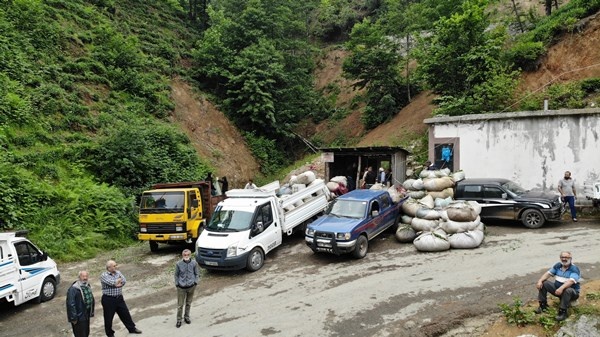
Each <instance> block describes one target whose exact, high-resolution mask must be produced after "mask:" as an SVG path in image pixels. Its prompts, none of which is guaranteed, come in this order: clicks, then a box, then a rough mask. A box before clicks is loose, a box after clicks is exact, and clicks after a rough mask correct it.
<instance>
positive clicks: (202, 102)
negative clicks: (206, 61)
mask: <svg viewBox="0 0 600 337" xmlns="http://www.w3.org/2000/svg"><path fill="white" fill-rule="evenodd" d="M171 87H172V92H171V96H172V97H173V100H174V101H175V110H174V112H173V114H172V116H171V118H172V120H173V122H174V123H177V124H179V125H180V127H181V129H182V130H183V131H184V132H185V133H186V134H187V135H188V137H189V138H190V140H191V141H192V143H193V145H194V148H195V149H196V151H198V154H199V155H200V157H201V158H203V159H204V160H206V161H207V162H209V163H211V164H212V165H213V166H214V167H215V168H216V172H214V174H213V176H214V177H217V176H218V177H223V176H226V177H227V180H228V181H229V186H230V188H235V187H243V184H245V183H246V181H247V179H249V178H253V177H254V176H256V175H257V174H258V170H259V166H258V163H257V162H256V160H255V159H254V157H253V156H252V153H251V152H250V150H249V149H248V147H247V146H246V142H245V141H244V138H243V137H242V136H241V134H240V132H239V131H238V130H237V129H236V128H235V126H234V125H233V123H231V122H230V121H229V120H228V119H227V117H226V116H225V115H224V114H223V113H222V112H220V111H219V110H218V109H217V108H216V107H215V106H214V105H213V104H212V103H211V102H209V101H208V100H207V99H206V98H205V97H202V96H201V95H200V94H197V93H195V92H194V91H193V90H192V88H191V87H190V86H189V85H188V84H187V83H185V82H184V81H182V80H181V79H175V80H174V81H173V83H172V86H171Z"/></svg>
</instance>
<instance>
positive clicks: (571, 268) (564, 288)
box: [535, 252, 581, 321]
mask: <svg viewBox="0 0 600 337" xmlns="http://www.w3.org/2000/svg"><path fill="white" fill-rule="evenodd" d="M572 258H573V256H572V254H571V252H561V253H560V262H558V263H556V264H554V266H552V268H550V269H549V270H548V271H547V272H545V273H544V275H542V277H540V279H539V280H538V281H537V283H536V284H535V287H536V288H537V289H538V291H539V292H538V300H539V301H540V307H539V308H537V310H536V311H535V313H536V314H541V313H542V312H543V311H546V310H547V309H548V301H547V298H546V296H547V294H548V293H551V294H552V295H554V296H557V297H559V298H560V307H559V309H558V315H556V317H555V318H556V320H557V321H562V320H565V319H566V318H567V309H569V306H570V305H571V301H575V300H577V299H578V298H579V288H580V285H579V279H580V278H581V272H580V271H579V268H578V267H577V266H576V265H574V264H573V263H572ZM552 276H554V282H551V281H549V280H548V279H549V278H550V277H552Z"/></svg>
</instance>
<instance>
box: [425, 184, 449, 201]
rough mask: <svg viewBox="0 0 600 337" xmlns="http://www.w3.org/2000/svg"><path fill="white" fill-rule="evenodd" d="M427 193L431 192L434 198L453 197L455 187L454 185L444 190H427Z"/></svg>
mask: <svg viewBox="0 0 600 337" xmlns="http://www.w3.org/2000/svg"><path fill="white" fill-rule="evenodd" d="M427 194H429V195H430V196H431V197H432V198H434V199H435V198H442V199H446V198H453V197H454V188H452V187H448V188H446V189H444V190H442V191H439V192H438V191H429V192H427Z"/></svg>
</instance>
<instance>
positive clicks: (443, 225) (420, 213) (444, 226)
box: [396, 169, 484, 252]
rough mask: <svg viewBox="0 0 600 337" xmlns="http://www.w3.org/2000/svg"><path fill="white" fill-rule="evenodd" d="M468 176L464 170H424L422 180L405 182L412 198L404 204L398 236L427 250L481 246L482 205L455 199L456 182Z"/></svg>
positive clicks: (482, 235)
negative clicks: (452, 171) (480, 215)
mask: <svg viewBox="0 0 600 337" xmlns="http://www.w3.org/2000/svg"><path fill="white" fill-rule="evenodd" d="M464 178H465V175H464V173H463V172H462V171H458V172H455V173H451V172H450V170H448V169H443V170H437V171H428V170H423V171H422V172H421V173H420V174H419V179H408V180H406V181H405V182H404V183H403V184H402V185H403V187H404V188H406V190H407V194H408V196H409V197H410V198H409V199H408V200H406V201H405V202H404V203H403V204H402V212H403V214H402V216H401V223H402V224H401V225H400V226H399V227H398V229H397V231H396V239H397V240H398V241H399V242H403V243H408V242H413V244H414V245H415V247H416V248H417V250H419V251H427V252H433V251H444V250H448V249H450V248H476V247H478V246H479V245H480V244H481V243H482V242H483V238H484V231H483V230H484V225H483V223H481V220H480V218H479V214H480V212H481V207H480V206H479V204H478V203H477V202H474V201H472V202H466V201H454V200H453V199H452V197H453V196H454V185H455V181H459V180H462V179H464Z"/></svg>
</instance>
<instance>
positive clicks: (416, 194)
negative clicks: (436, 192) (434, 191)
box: [406, 191, 427, 199]
mask: <svg viewBox="0 0 600 337" xmlns="http://www.w3.org/2000/svg"><path fill="white" fill-rule="evenodd" d="M406 195H408V196H409V197H411V198H413V199H421V198H423V197H424V196H426V195H427V192H425V191H408V193H406Z"/></svg>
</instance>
